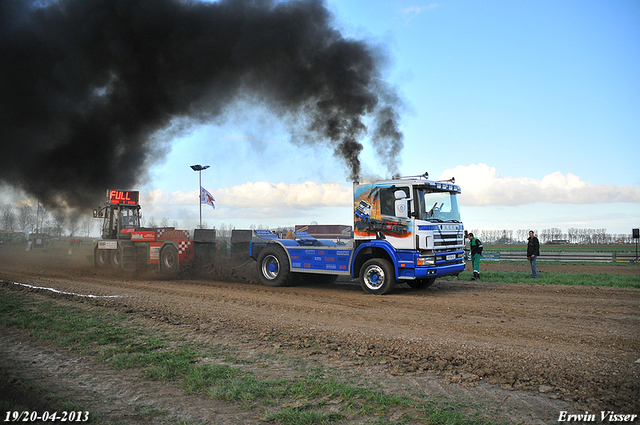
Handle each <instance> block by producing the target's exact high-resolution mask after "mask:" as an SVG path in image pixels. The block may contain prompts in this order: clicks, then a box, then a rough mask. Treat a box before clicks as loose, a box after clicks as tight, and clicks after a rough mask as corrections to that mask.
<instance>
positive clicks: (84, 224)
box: [80, 215, 95, 238]
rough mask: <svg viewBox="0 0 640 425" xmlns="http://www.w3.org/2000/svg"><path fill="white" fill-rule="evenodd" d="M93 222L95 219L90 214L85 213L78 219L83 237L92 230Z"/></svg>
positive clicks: (87, 235)
mask: <svg viewBox="0 0 640 425" xmlns="http://www.w3.org/2000/svg"><path fill="white" fill-rule="evenodd" d="M94 224H95V219H94V218H93V217H91V216H90V215H85V216H83V217H82V220H81V221H80V228H81V229H82V231H83V233H84V236H85V237H87V238H88V237H89V235H90V234H91V231H92V230H93V226H94Z"/></svg>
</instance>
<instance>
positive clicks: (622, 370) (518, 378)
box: [0, 249, 640, 413]
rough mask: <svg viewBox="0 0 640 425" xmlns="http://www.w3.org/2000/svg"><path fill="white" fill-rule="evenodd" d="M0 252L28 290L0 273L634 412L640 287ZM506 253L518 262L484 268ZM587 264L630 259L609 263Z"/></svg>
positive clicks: (158, 312)
mask: <svg viewBox="0 0 640 425" xmlns="http://www.w3.org/2000/svg"><path fill="white" fill-rule="evenodd" d="M0 255H1V257H0V280H3V281H5V283H3V284H2V286H3V287H4V288H5V289H8V290H29V289H26V288H25V287H23V286H20V285H14V284H11V283H8V282H19V283H23V284H29V285H36V286H41V287H51V288H55V289H56V290H59V291H67V292H72V293H79V294H93V295H123V296H125V297H123V298H111V299H104V298H103V299H96V300H94V301H91V302H92V303H94V304H95V305H100V306H106V307H109V308H114V309H118V310H121V311H125V312H127V313H130V314H137V315H142V316H145V317H147V318H151V319H152V320H154V321H161V322H166V323H170V324H174V325H182V326H184V327H186V328H189V329H191V330H194V331H197V332H201V333H207V334H211V335H219V336H224V337H227V338H231V339H235V340H237V341H238V342H239V343H254V344H258V345H259V346H262V347H265V348H272V347H276V348H282V349H287V348H288V347H291V348H297V349H304V350H306V352H307V353H308V354H309V355H311V356H318V357H319V358H322V359H323V360H324V361H328V362H333V363H335V364H336V365H340V364H343V363H344V364H348V365H349V366H350V367H353V366H357V367H363V368H365V367H370V368H376V369H377V370H381V371H382V372H383V373H386V374H388V376H389V379H390V380H392V379H396V378H397V377H414V378H413V379H418V378H419V377H423V376H426V375H428V374H435V376H437V377H438V382H439V385H446V384H448V383H451V384H459V385H461V386H462V387H464V388H474V387H477V388H484V391H487V388H494V389H495V391H505V390H506V391H508V392H510V394H513V398H514V399H517V398H518V397H521V396H522V397H525V396H526V397H529V396H531V397H538V401H539V398H540V397H542V399H544V400H548V401H549V404H548V406H547V408H551V407H550V406H556V405H555V404H553V403H556V402H563V403H565V402H566V403H568V404H566V406H569V408H570V409H571V408H574V409H590V410H591V411H599V410H605V409H612V410H615V411H616V412H627V413H640V401H639V400H640V362H638V360H640V291H638V290H632V289H615V288H599V287H567V286H542V285H535V284H524V283H518V284H501V283H492V282H484V281H482V282H471V281H462V280H457V281H456V280H454V281H449V282H445V281H438V282H437V283H436V284H435V285H434V286H432V287H431V288H428V289H427V290H413V289H410V288H409V287H405V286H400V287H399V288H397V289H396V290H395V291H394V293H392V294H390V295H387V296H372V295H366V294H364V293H363V292H362V290H361V289H360V287H359V286H357V284H354V283H353V282H348V281H347V282H338V283H336V284H331V285H323V286H303V287H292V288H266V287H262V286H258V285H256V284H253V283H248V282H252V281H254V279H255V277H254V276H252V274H251V273H248V272H245V273H244V274H242V273H238V274H236V276H235V277H233V276H229V277H227V278H226V279H223V276H220V275H219V273H218V272H215V273H211V274H210V275H209V276H206V278H203V277H201V278H198V279H191V280H180V281H160V280H152V279H153V278H154V277H155V276H154V275H153V274H146V275H142V276H137V277H135V278H130V277H125V276H122V275H117V276H110V275H107V274H104V273H98V272H97V271H95V270H93V269H91V268H90V267H89V266H88V263H87V262H86V260H84V259H78V258H74V257H69V258H64V257H62V258H60V257H58V258H56V259H55V261H54V262H47V261H43V259H44V258H46V257H45V256H44V255H39V256H38V259H37V260H35V259H34V260H33V261H28V262H27V263H25V262H22V261H21V262H18V261H13V260H15V258H13V257H12V255H13V254H11V253H10V252H8V251H7V250H6V249H5V250H4V251H0ZM20 258H24V255H22V254H20ZM483 266H485V264H483ZM509 267H512V268H513V267H515V268H521V267H522V266H516V265H514V266H511V265H506V266H505V265H498V264H495V265H490V264H486V266H485V267H484V269H485V270H486V269H488V268H509ZM545 267H547V271H549V270H550V268H551V266H544V265H541V266H540V267H539V268H540V269H541V270H542V272H543V273H544V270H545ZM554 267H555V266H554ZM557 267H561V268H562V269H563V271H565V272H574V271H582V272H584V271H585V270H584V269H583V268H571V267H564V266H557ZM576 267H577V266H576ZM242 270H246V268H243V269H242ZM590 271H592V272H597V273H615V272H621V273H629V272H630V273H634V274H635V273H637V269H636V268H634V267H613V266H597V267H595V269H592V270H590ZM221 280H237V282H233V281H228V282H223V281H221ZM239 282H241V283H239ZM38 292H42V293H43V294H47V296H52V297H60V295H55V294H54V293H51V292H48V291H38ZM65 298H67V299H68V300H70V301H71V302H79V301H82V302H84V303H86V299H82V300H79V299H78V298H74V297H73V296H65ZM430 376H431V375H430ZM400 385H405V384H400ZM470 391H472V390H470ZM488 391H492V390H488ZM518 394H519V395H518ZM527 394H528V395H529V396H527ZM507 397H508V396H507ZM523 400H524V398H523ZM543 404H544V403H543ZM553 408H557V407H553ZM542 409H544V407H542ZM555 413H557V410H556V412H555Z"/></svg>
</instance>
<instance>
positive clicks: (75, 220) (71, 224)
mask: <svg viewBox="0 0 640 425" xmlns="http://www.w3.org/2000/svg"><path fill="white" fill-rule="evenodd" d="M79 228H80V213H79V212H74V213H72V214H71V215H70V216H69V218H68V219H67V229H69V236H70V237H73V236H74V235H75V234H76V233H77V232H78V229H79Z"/></svg>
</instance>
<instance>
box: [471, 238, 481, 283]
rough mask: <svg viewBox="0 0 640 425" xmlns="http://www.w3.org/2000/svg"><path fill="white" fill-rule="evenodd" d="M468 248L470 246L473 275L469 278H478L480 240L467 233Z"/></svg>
mask: <svg viewBox="0 0 640 425" xmlns="http://www.w3.org/2000/svg"><path fill="white" fill-rule="evenodd" d="M469 248H471V264H472V265H473V277H472V278H471V280H476V279H480V260H481V259H482V242H480V239H478V238H476V237H475V236H473V233H469Z"/></svg>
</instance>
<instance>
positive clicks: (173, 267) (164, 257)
mask: <svg viewBox="0 0 640 425" xmlns="http://www.w3.org/2000/svg"><path fill="white" fill-rule="evenodd" d="M179 269H180V259H179V257H178V250H177V249H176V247H175V246H173V245H171V244H169V245H166V246H165V247H164V248H162V251H160V273H162V274H163V275H165V276H167V277H174V276H176V275H177V274H178V270H179Z"/></svg>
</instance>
